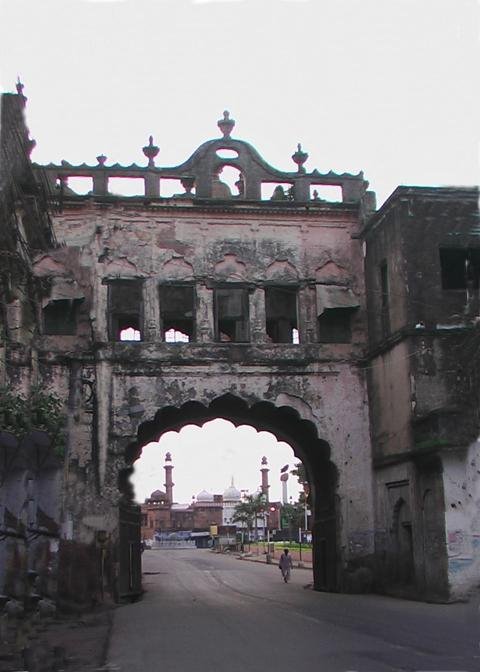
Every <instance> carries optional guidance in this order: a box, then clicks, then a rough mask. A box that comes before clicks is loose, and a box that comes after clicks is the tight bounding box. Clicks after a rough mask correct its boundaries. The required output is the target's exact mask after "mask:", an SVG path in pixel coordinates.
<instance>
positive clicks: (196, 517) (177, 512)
mask: <svg viewBox="0 0 480 672" xmlns="http://www.w3.org/2000/svg"><path fill="white" fill-rule="evenodd" d="M173 468H174V467H173V464H172V456H171V454H170V453H167V454H166V455H165V465H164V469H165V491H162V490H155V491H154V492H152V494H151V495H150V497H148V498H147V499H146V500H145V502H144V503H143V504H141V514H142V539H143V540H149V539H155V538H157V539H158V538H164V537H165V536H166V535H167V536H168V535H169V534H173V533H175V532H177V533H178V532H180V531H190V532H193V533H200V532H205V531H209V530H210V527H211V526H212V525H214V526H216V527H217V529H218V530H219V532H220V533H221V532H222V530H224V531H229V532H232V531H233V529H232V528H235V530H236V529H237V528H241V527H242V525H241V524H240V523H235V522H234V520H233V518H234V515H235V508H236V507H237V506H238V505H239V504H240V503H241V502H242V493H241V491H240V490H238V489H237V488H236V487H235V484H234V479H233V477H232V480H231V483H230V485H229V486H228V487H227V488H226V490H225V491H224V493H223V494H222V495H220V494H212V493H210V492H207V491H206V490H202V491H201V492H199V493H198V495H197V496H196V497H195V496H194V497H192V501H191V502H190V503H189V504H177V503H175V502H174V501H173V487H174V485H175V484H174V483H173V474H172V472H173ZM260 471H261V475H262V484H261V486H260V488H259V492H261V493H262V494H263V495H265V501H266V503H268V511H265V515H264V520H265V521H266V526H267V527H268V529H270V530H273V529H278V528H279V527H280V509H281V503H280V502H269V497H268V490H269V488H270V485H269V483H268V472H269V468H268V463H267V458H266V457H263V458H262V462H261V469H260Z"/></svg>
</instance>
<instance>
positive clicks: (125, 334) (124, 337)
mask: <svg viewBox="0 0 480 672" xmlns="http://www.w3.org/2000/svg"><path fill="white" fill-rule="evenodd" d="M119 340H120V341H140V340H141V334H140V331H139V330H138V329H135V327H126V328H125V329H122V330H121V332H120V339H119Z"/></svg>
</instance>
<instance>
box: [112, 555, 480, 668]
mask: <svg viewBox="0 0 480 672" xmlns="http://www.w3.org/2000/svg"><path fill="white" fill-rule="evenodd" d="M143 572H144V577H143V578H144V588H145V591H146V592H145V595H144V597H143V598H142V600H140V601H138V602H136V603H134V604H129V605H125V606H122V607H120V608H119V609H117V610H116V612H115V616H114V624H113V629H112V634H111V640H110V647H109V653H108V663H109V664H110V666H111V669H112V670H119V671H120V672H150V671H152V672H154V671H156V670H162V672H177V671H178V672H186V671H187V670H192V671H195V672H212V671H213V670H220V669H221V670H228V671H229V672H240V671H241V672H265V671H266V670H272V671H273V670H274V671H275V672H287V671H288V672H297V670H312V672H313V671H314V670H315V672H316V671H317V670H321V671H322V672H347V671H349V672H392V670H395V671H397V670H417V671H419V672H420V671H421V672H427V671H428V672H433V671H435V672H437V671H438V672H440V671H441V672H447V671H448V672H453V671H455V672H457V671H458V672H478V671H480V648H479V642H480V627H479V626H480V621H479V604H478V599H475V600H472V601H471V602H469V603H466V604H450V605H433V604H424V603H420V602H413V601H407V600H399V599H394V598H388V597H382V596H377V595H339V594H331V593H320V592H315V591H313V590H311V588H310V587H309V584H311V581H312V575H311V571H310V570H304V569H296V570H294V571H293V573H292V580H291V582H290V583H289V584H285V583H283V581H282V580H281V575H280V572H279V570H278V568H277V567H276V566H272V565H266V564H263V563H262V564H260V563H254V562H248V561H244V560H238V559H236V558H235V557H226V556H223V555H218V554H214V553H212V552H211V551H209V550H198V549H188V550H168V551H166V550H157V551H154V550H152V551H145V553H144V554H143Z"/></svg>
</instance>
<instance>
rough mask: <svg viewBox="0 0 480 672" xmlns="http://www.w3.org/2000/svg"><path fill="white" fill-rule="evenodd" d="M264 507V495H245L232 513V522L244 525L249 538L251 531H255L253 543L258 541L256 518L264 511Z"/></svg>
mask: <svg viewBox="0 0 480 672" xmlns="http://www.w3.org/2000/svg"><path fill="white" fill-rule="evenodd" d="M265 505H266V499H265V495H262V494H257V495H247V497H245V499H244V500H243V502H240V504H237V506H236V507H235V509H234V512H233V518H232V520H233V522H234V523H242V525H246V527H247V529H248V532H249V536H250V533H251V532H252V529H255V536H254V539H255V541H257V539H258V523H257V521H258V517H259V516H260V515H261V514H263V512H264V511H265Z"/></svg>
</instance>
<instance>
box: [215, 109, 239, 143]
mask: <svg viewBox="0 0 480 672" xmlns="http://www.w3.org/2000/svg"><path fill="white" fill-rule="evenodd" d="M217 126H218V128H219V129H220V130H221V132H222V135H223V137H224V138H225V139H228V138H229V137H230V134H231V132H232V131H233V127H234V126H235V119H230V112H229V111H228V110H225V111H224V113H223V119H219V120H218V121H217Z"/></svg>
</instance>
